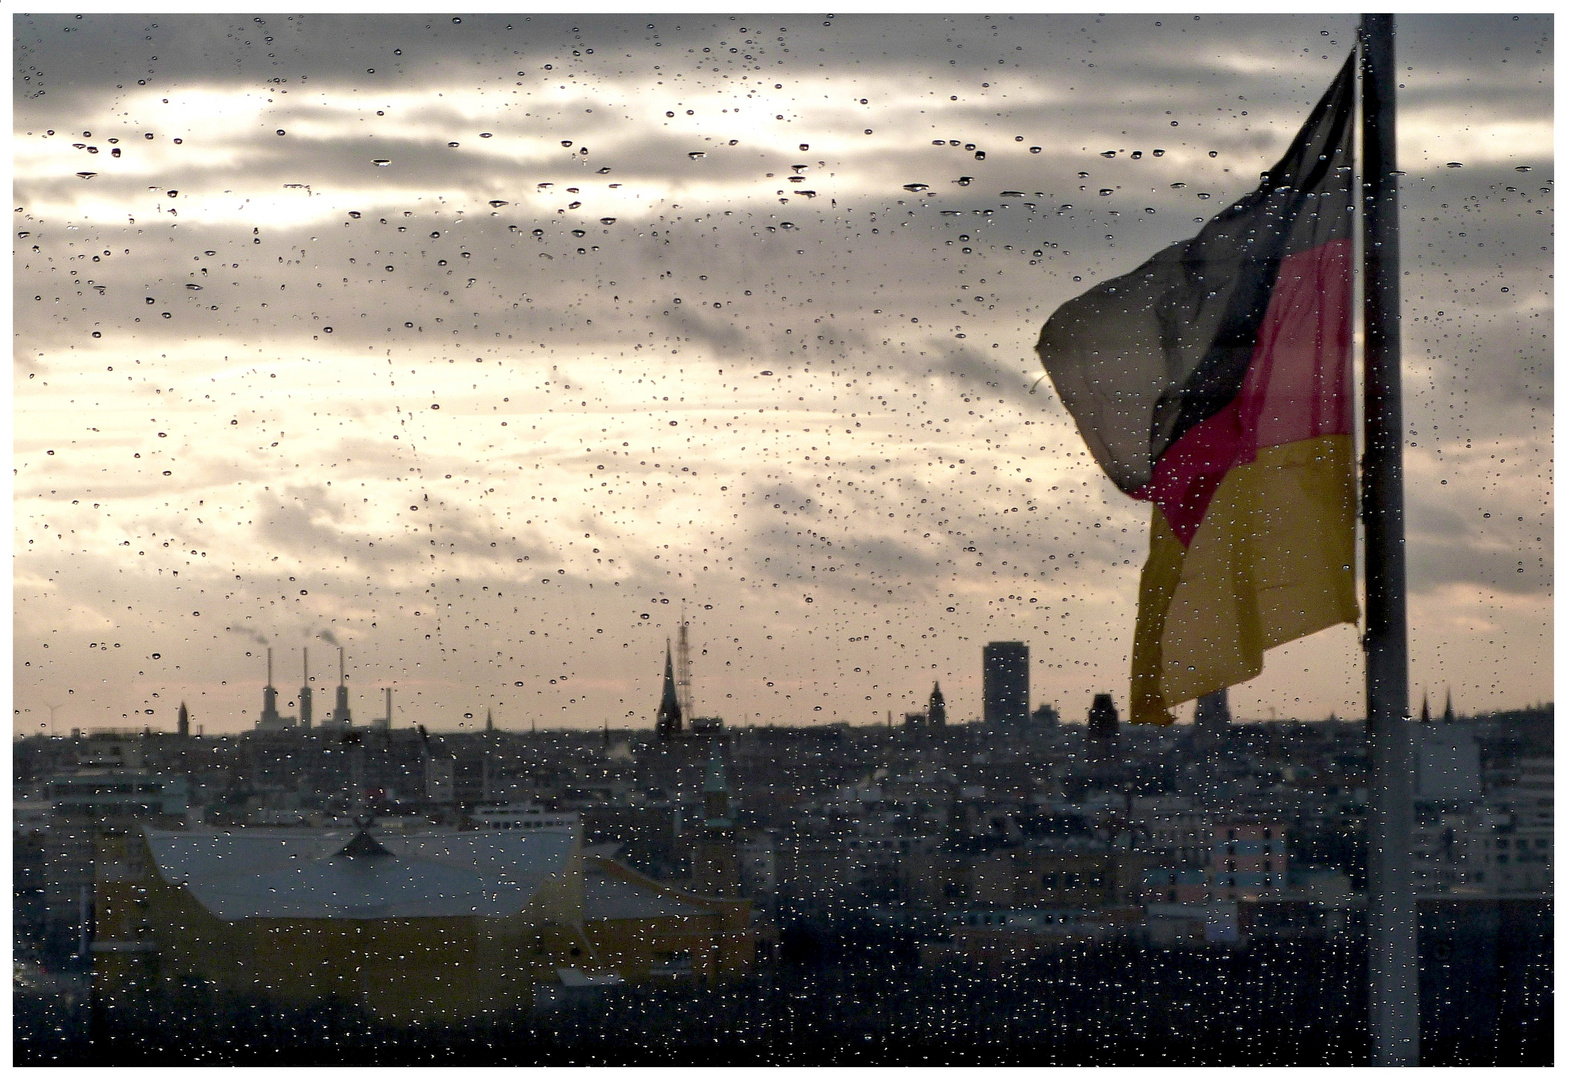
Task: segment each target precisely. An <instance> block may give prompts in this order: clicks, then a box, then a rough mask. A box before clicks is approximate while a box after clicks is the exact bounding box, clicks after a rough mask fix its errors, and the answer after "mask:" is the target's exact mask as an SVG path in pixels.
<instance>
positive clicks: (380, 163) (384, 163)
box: [371, 157, 393, 169]
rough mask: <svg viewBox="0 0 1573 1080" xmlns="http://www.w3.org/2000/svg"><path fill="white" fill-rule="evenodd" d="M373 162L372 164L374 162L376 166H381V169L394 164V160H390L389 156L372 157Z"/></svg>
mask: <svg viewBox="0 0 1573 1080" xmlns="http://www.w3.org/2000/svg"><path fill="white" fill-rule="evenodd" d="M371 163H372V164H373V165H375V166H377V168H379V169H385V168H387V167H388V166H389V165H392V164H393V162H392V161H390V160H388V159H387V158H385V157H379V158H372V159H371Z"/></svg>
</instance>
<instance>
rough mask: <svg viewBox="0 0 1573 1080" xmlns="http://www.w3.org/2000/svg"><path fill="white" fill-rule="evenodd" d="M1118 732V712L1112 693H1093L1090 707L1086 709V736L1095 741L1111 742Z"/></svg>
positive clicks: (1117, 735)
mask: <svg viewBox="0 0 1573 1080" xmlns="http://www.w3.org/2000/svg"><path fill="white" fill-rule="evenodd" d="M1119 734H1120V714H1119V711H1118V710H1116V709H1115V707H1114V695H1113V694H1095V695H1093V699H1092V708H1090V709H1088V710H1087V738H1089V739H1092V740H1094V741H1095V742H1105V743H1107V742H1113V741H1114V740H1115V739H1116V738H1118V737H1119Z"/></svg>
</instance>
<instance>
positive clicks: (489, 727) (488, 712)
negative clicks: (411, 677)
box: [388, 691, 497, 735]
mask: <svg viewBox="0 0 1573 1080" xmlns="http://www.w3.org/2000/svg"><path fill="white" fill-rule="evenodd" d="M389 692H390V693H391V692H392V691H389ZM388 711H389V712H390V713H391V712H392V711H393V710H392V709H389V710H388ZM496 730H497V729H496V728H495V727H494V726H492V710H491V707H490V706H488V707H487V709H486V734H488V735H490V734H492V733H493V732H494V731H496Z"/></svg>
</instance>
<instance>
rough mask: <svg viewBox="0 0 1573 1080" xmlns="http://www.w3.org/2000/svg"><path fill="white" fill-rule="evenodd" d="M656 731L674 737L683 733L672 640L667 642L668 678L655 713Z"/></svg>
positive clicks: (663, 685)
mask: <svg viewBox="0 0 1573 1080" xmlns="http://www.w3.org/2000/svg"><path fill="white" fill-rule="evenodd" d="M655 733H656V735H657V736H659V737H660V738H662V739H672V738H676V737H677V736H679V735H681V734H682V733H683V710H682V707H681V706H680V705H678V703H677V680H676V678H675V677H674V676H673V674H672V642H671V639H670V638H668V639H667V642H666V678H665V680H664V681H663V682H662V684H661V705H660V708H658V709H657V710H656V714H655Z"/></svg>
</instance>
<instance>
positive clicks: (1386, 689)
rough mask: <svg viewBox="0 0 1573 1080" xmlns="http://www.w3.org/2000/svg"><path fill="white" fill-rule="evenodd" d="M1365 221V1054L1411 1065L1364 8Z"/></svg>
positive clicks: (1389, 260) (1401, 646)
mask: <svg viewBox="0 0 1573 1080" xmlns="http://www.w3.org/2000/svg"><path fill="white" fill-rule="evenodd" d="M1360 33H1361V38H1362V41H1363V48H1362V50H1361V66H1360V83H1361V95H1360V96H1361V123H1362V138H1361V146H1362V159H1361V189H1362V195H1363V198H1362V211H1363V213H1362V222H1363V226H1364V230H1363V231H1364V235H1365V245H1364V246H1365V252H1364V278H1365V452H1364V455H1363V458H1362V462H1361V470H1360V481H1361V483H1360V487H1361V499H1360V504H1361V519H1362V521H1363V522H1364V524H1365V588H1366V631H1365V638H1364V644H1365V651H1366V716H1367V720H1366V724H1367V736H1368V738H1369V742H1370V766H1371V768H1370V788H1369V790H1370V796H1369V799H1368V806H1367V813H1366V875H1367V897H1368V898H1369V901H1370V903H1369V907H1368V909H1367V940H1368V942H1369V952H1370V980H1371V993H1370V1023H1371V1064H1373V1065H1414V1064H1416V1063H1417V1061H1418V1057H1419V1046H1420V1008H1419V1005H1420V994H1419V970H1418V968H1419V965H1418V957H1417V950H1416V936H1415V892H1414V879H1413V875H1412V872H1411V866H1410V862H1411V839H1410V833H1411V829H1412V825H1413V819H1414V773H1413V750H1412V747H1411V743H1410V737H1409V724H1408V714H1409V618H1408V611H1407V606H1406V603H1405V592H1406V590H1405V581H1404V463H1403V446H1404V441H1403V434H1404V432H1403V414H1402V393H1401V388H1400V368H1401V357H1400V349H1399V334H1400V317H1401V312H1400V308H1399V291H1398V285H1399V267H1398V162H1397V159H1398V155H1397V147H1396V134H1395V124H1394V114H1395V112H1396V105H1397V101H1396V98H1397V94H1396V86H1395V82H1396V80H1395V74H1394V64H1393V16H1391V15H1362V16H1361V18H1360Z"/></svg>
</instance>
